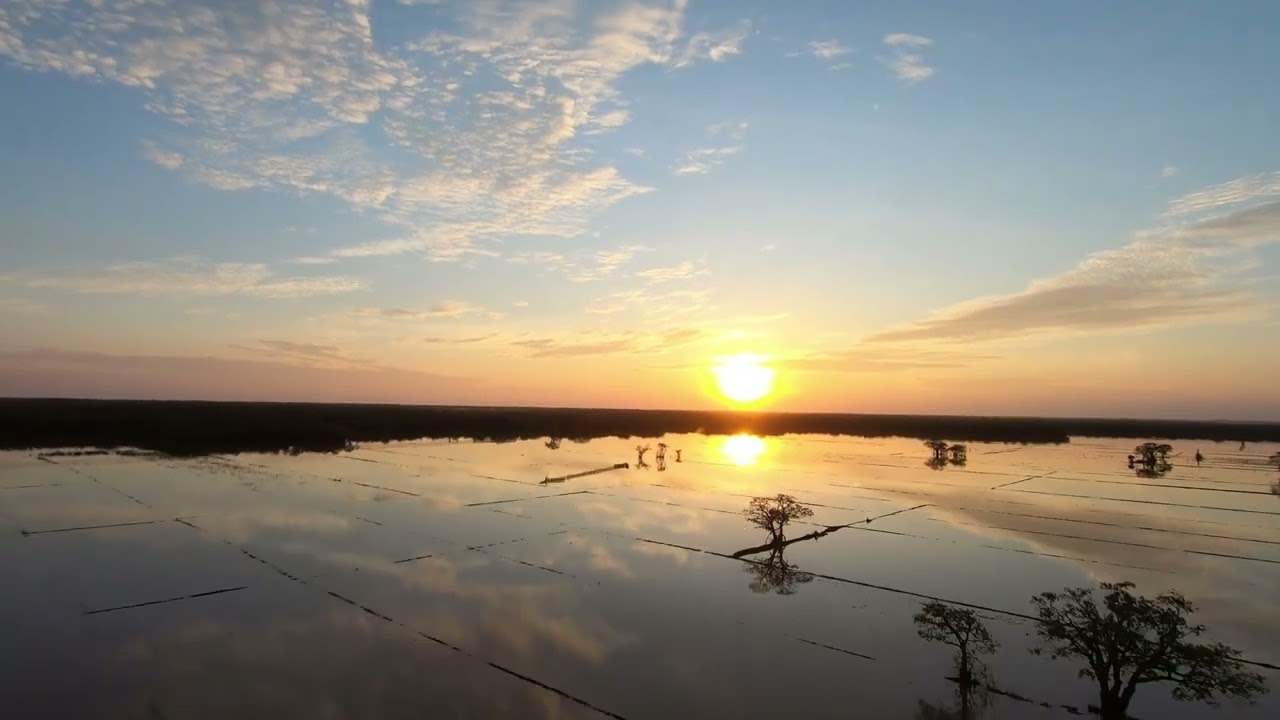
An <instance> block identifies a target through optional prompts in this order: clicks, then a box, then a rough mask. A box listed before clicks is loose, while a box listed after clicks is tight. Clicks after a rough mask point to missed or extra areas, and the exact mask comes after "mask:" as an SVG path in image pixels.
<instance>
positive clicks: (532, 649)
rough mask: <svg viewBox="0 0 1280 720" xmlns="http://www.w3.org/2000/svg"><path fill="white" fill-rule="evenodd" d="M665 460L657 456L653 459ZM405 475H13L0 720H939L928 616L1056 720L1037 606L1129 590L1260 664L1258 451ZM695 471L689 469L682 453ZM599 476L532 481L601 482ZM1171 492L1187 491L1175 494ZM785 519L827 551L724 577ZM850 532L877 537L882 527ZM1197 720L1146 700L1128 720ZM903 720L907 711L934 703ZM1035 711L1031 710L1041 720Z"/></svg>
mask: <svg viewBox="0 0 1280 720" xmlns="http://www.w3.org/2000/svg"><path fill="white" fill-rule="evenodd" d="M650 442H651V444H654V445H655V446H656V441H650ZM665 442H667V443H668V444H669V445H670V447H671V449H670V450H669V451H668V453H667V462H666V465H665V469H660V468H659V466H658V465H657V463H656V461H655V459H654V457H653V453H652V452H650V453H649V454H648V456H647V460H648V462H649V465H650V466H649V467H647V468H637V467H635V461H636V452H635V449H634V448H635V445H636V441H634V440H632V441H622V440H598V441H593V442H590V443H586V444H574V443H570V442H565V443H564V444H563V445H562V446H561V447H560V448H559V449H555V450H553V449H550V448H548V447H546V446H544V444H543V443H542V442H524V443H512V444H505V445H492V444H479V443H469V442H466V443H439V442H430V443H427V442H423V443H404V444H392V445H385V446H370V447H365V448H361V449H359V450H357V451H355V452H352V453H346V454H342V455H338V456H333V455H303V456H299V457H287V456H262V455H242V456H237V457H220V458H205V459H200V460H172V459H166V458H146V457H118V456H98V457H51V458H46V459H40V458H38V457H37V456H36V454H34V453H6V454H0V573H2V576H3V577H4V578H5V584H4V591H3V592H2V593H0V628H3V642H0V668H3V671H2V672H0V696H2V698H3V703H4V704H3V708H4V710H5V712H6V713H9V715H8V716H12V717H16V718H33V717H59V718H64V717H112V718H114V717H140V718H187V717H196V718H222V717H228V716H232V715H234V716H236V717H239V718H243V719H247V718H259V717H261V718H274V717H283V716H290V717H308V718H369V717H406V718H408V717H415V718H420V717H495V716H496V717H503V716H506V717H521V718H527V717H539V718H559V717H569V718H576V717H600V716H606V717H607V716H616V717H625V718H646V717H695V716H701V717H735V718H736V717H785V716H797V717H810V718H812V717H874V718H904V719H907V718H934V717H950V715H945V714H932V713H933V711H932V710H931V709H930V708H929V707H926V705H925V704H927V705H931V706H934V707H936V708H938V709H941V710H949V709H951V708H952V707H953V703H954V700H953V691H952V687H951V685H950V683H949V682H948V681H947V680H946V679H945V676H946V675H948V674H951V656H950V653H949V652H948V650H949V649H948V648H946V647H944V646H938V645H930V644H927V643H925V642H924V641H922V640H920V639H919V638H918V637H917V635H916V633H915V629H914V627H913V625H912V622H911V618H912V615H913V614H914V613H915V612H916V610H917V609H918V608H919V606H920V604H921V602H923V601H924V600H925V599H927V598H939V599H944V600H948V601H952V602H957V603H965V604H968V605H971V606H976V607H979V608H982V610H981V613H982V615H983V616H984V617H986V618H988V624H989V625H990V627H991V630H992V632H993V634H994V635H995V636H996V638H997V639H998V640H999V641H1000V643H1001V645H1002V647H1001V650H1000V653H999V654H998V655H996V656H995V657H994V658H992V659H991V660H990V662H989V663H988V664H989V665H990V668H991V671H992V674H993V677H994V682H995V685H997V686H998V687H999V688H1001V689H1004V690H1007V691H1010V692H1013V693H1016V694H1018V695H1020V696H1023V697H1024V698H1027V699H1030V700H1031V701H1032V702H1025V701H1019V700H1015V699H1010V698H1007V697H1002V696H999V695H997V696H994V697H993V698H992V700H991V705H990V707H988V708H987V710H986V712H985V715H984V717H989V718H1040V717H1044V718H1053V717H1069V716H1070V715H1069V714H1068V712H1067V710H1065V709H1062V707H1061V706H1063V705H1069V706H1072V707H1075V708H1079V709H1080V710H1083V709H1084V708H1085V706H1086V705H1087V704H1089V703H1093V702H1096V696H1095V694H1094V693H1095V690H1094V688H1093V687H1092V686H1091V685H1090V684H1089V683H1087V682H1086V681H1083V680H1080V679H1078V678H1076V667H1075V666H1073V665H1071V664H1069V663H1068V662H1066V661H1056V662H1054V661H1049V660H1047V659H1044V658H1040V657H1035V656H1032V655H1031V654H1030V653H1029V652H1028V651H1027V648H1029V647H1031V646H1032V645H1033V643H1034V626H1033V624H1032V623H1031V622H1030V621H1028V620H1027V619H1026V618H1025V617H1023V616H1024V615H1026V614H1028V613H1030V612H1032V611H1031V608H1030V606H1029V603H1028V599H1029V598H1030V597H1031V596H1032V595H1033V594H1035V593H1038V592H1041V591H1044V590H1054V589H1061V588H1062V587H1063V586H1077V585H1087V584H1093V583H1096V582H1097V581H1099V580H1132V581H1134V582H1137V583H1138V589H1139V591H1141V592H1145V593H1148V594H1154V593H1156V592H1159V591H1162V590H1166V589H1177V590H1180V591H1182V592H1183V593H1185V594H1187V595H1188V596H1189V597H1191V598H1192V599H1193V600H1195V601H1196V602H1197V603H1198V604H1199V605H1200V607H1201V608H1202V612H1201V613H1199V615H1198V619H1199V620H1201V621H1203V622H1204V623H1206V624H1207V625H1208V626H1209V628H1210V631H1211V636H1212V638H1213V639H1218V640H1222V641H1225V642H1228V643H1231V644H1233V645H1236V646H1237V647H1239V648H1241V649H1242V650H1243V651H1244V652H1245V654H1246V656H1247V657H1248V658H1250V659H1252V660H1257V661H1260V662H1267V663H1272V664H1280V623H1277V622H1276V618H1277V617H1278V615H1280V614H1278V613H1277V608H1280V497H1277V496H1274V495H1271V494H1270V493H1269V486H1270V484H1271V483H1272V482H1273V481H1274V480H1275V470H1274V469H1268V468H1267V467H1266V466H1265V465H1264V464H1263V460H1264V458H1265V457H1266V456H1267V455H1269V454H1271V453H1272V452H1275V451H1276V449H1277V448H1276V447H1269V446H1250V447H1249V448H1247V449H1246V450H1245V451H1237V450H1236V446H1234V445H1213V444H1211V443H1203V444H1200V445H1199V449H1200V450H1201V451H1202V452H1204V454H1205V455H1206V456H1207V461H1206V462H1205V464H1204V465H1203V466H1201V467H1196V466H1195V465H1194V462H1192V461H1191V460H1190V456H1191V455H1193V454H1194V452H1195V450H1196V448H1197V445H1196V444H1195V443H1177V444H1175V447H1176V449H1177V450H1178V451H1180V452H1181V455H1180V456H1179V457H1176V458H1175V460H1174V462H1175V467H1174V468H1173V470H1172V471H1170V472H1169V473H1168V474H1166V475H1164V476H1162V477H1156V478H1143V477H1138V476H1137V475H1135V473H1134V472H1133V471H1132V470H1129V469H1127V468H1126V466H1125V460H1124V456H1125V455H1126V454H1127V453H1128V452H1130V451H1131V449H1132V447H1133V445H1134V442H1132V441H1093V440H1080V441H1078V442H1075V443H1073V444H1071V445H1065V446H1060V447H1018V446H986V445H978V444H975V445H970V446H969V459H968V463H967V465H965V466H964V467H958V466H949V467H946V468H945V469H942V470H934V469H931V468H929V467H926V466H925V465H924V463H923V460H924V459H925V457H926V455H927V451H925V450H924V448H923V447H921V445H920V443H919V442H917V441H909V440H883V441H881V440H876V441H872V440H858V439H848V438H827V437H787V438H774V439H765V440H759V439H756V438H751V437H734V438H725V437H702V436H679V437H668V438H665ZM676 448H679V449H680V450H681V451H682V462H675V449H676ZM620 462H630V463H631V464H632V467H631V468H629V469H619V470H610V471H607V472H602V473H598V474H592V475H585V476H582V477H578V478H573V479H568V480H565V481H563V482H545V480H546V478H548V477H551V478H556V477H560V476H564V475H569V474H573V473H578V472H584V471H588V470H592V469H596V468H601V467H604V466H610V465H613V464H614V463H620ZM1187 463H1190V465H1189V466H1188V465H1187ZM776 493H789V494H791V495H794V496H796V497H797V498H798V499H800V500H801V501H802V502H804V503H806V504H808V505H809V506H811V507H812V508H813V510H814V512H815V514H814V516H813V517H812V518H809V519H807V520H806V521H805V522H803V523H798V524H796V525H795V526H794V527H793V528H791V529H789V531H788V535H789V536H790V537H798V536H801V535H804V534H806V533H808V532H812V531H814V530H819V529H822V528H823V527H827V526H843V525H848V527H845V528H844V529H841V530H838V531H835V532H832V533H830V534H828V535H826V536H825V537H823V538H821V539H819V540H811V541H804V542H799V543H796V544H793V545H790V546H788V547H787V548H786V549H785V552H784V553H782V555H781V556H778V555H776V554H775V555H770V554H769V553H767V552H766V553H762V554H755V555H750V556H748V557H750V558H753V559H755V560H756V561H757V562H744V561H743V560H739V559H734V558H733V557H732V556H733V554H734V553H735V552H737V551H740V550H743V549H745V548H751V547H754V546H759V545H761V544H762V543H764V542H765V541H766V537H765V536H764V535H763V533H762V532H761V531H760V530H758V529H756V528H753V527H751V526H750V525H749V524H747V523H746V522H745V520H744V519H743V518H742V516H741V514H740V513H741V511H742V509H743V508H745V507H746V505H747V503H748V501H749V499H750V498H751V497H752V496H756V495H772V494H776ZM868 520H869V522H868ZM1263 672H1264V674H1266V675H1267V677H1268V681H1269V683H1270V684H1271V686H1272V687H1273V688H1274V690H1273V694H1272V695H1269V696H1267V697H1266V698H1264V699H1263V701H1262V702H1260V703H1259V704H1258V705H1256V706H1252V707H1250V706H1245V705H1228V706H1227V707H1226V708H1225V709H1224V710H1223V711H1221V712H1218V713H1215V712H1214V711H1213V710H1211V709H1209V708H1206V707H1204V706H1193V705H1183V704H1179V703H1175V702H1173V701H1172V700H1170V699H1169V696H1168V690H1167V689H1166V688H1163V687H1161V686H1144V688H1143V689H1142V691H1141V692H1140V693H1139V695H1138V697H1137V700H1136V701H1135V706H1134V707H1133V712H1134V713H1135V714H1136V715H1137V716H1138V717H1143V718H1193V717H1204V716H1215V715H1217V716H1221V717H1228V716H1229V717H1239V718H1274V717H1278V716H1280V673H1277V672H1274V671H1265V670H1264V671H1263ZM922 703H923V704H922ZM1039 703H1046V704H1048V705H1050V706H1051V707H1050V708H1044V707H1042V706H1041V705H1040V704H1039Z"/></svg>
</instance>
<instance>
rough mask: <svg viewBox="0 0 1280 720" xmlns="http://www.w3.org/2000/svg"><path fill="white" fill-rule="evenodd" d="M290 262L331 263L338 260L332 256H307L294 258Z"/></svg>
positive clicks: (302, 263)
mask: <svg viewBox="0 0 1280 720" xmlns="http://www.w3.org/2000/svg"><path fill="white" fill-rule="evenodd" d="M288 262H289V263H290V264H293V265H330V264H333V263H335V262H337V259H335V258H331V257H315V256H307V257H297V258H293V259H292V260H289V261H288Z"/></svg>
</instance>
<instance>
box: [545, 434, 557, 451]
mask: <svg viewBox="0 0 1280 720" xmlns="http://www.w3.org/2000/svg"><path fill="white" fill-rule="evenodd" d="M545 444H546V446H547V447H549V448H551V449H552V450H559V449H560V438H555V437H553V438H547V442H546V443H545Z"/></svg>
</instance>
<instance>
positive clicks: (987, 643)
mask: <svg viewBox="0 0 1280 720" xmlns="http://www.w3.org/2000/svg"><path fill="white" fill-rule="evenodd" d="M914 620H915V623H916V632H917V633H918V634H919V635H920V637H922V638H924V639H925V640H928V641H930V642H940V643H943V644H945V645H950V646H951V647H953V648H955V649H956V675H957V678H956V683H957V685H958V688H957V689H958V692H959V694H960V713H961V714H960V717H962V718H966V720H967V718H968V717H969V715H970V712H971V709H972V707H973V704H974V702H973V700H974V695H975V691H977V690H981V689H982V688H985V686H986V683H985V682H984V681H982V680H981V678H982V677H983V676H984V675H985V672H984V671H983V667H982V661H981V659H980V658H981V657H982V656H983V655H990V654H992V653H994V652H995V651H996V648H997V647H999V643H997V642H996V641H995V638H992V637H991V633H990V632H988V631H987V626H986V625H984V624H983V623H982V620H981V619H980V618H979V617H978V614H977V613H975V612H974V611H972V610H970V609H968V608H962V607H956V606H954V605H948V604H947V603H944V602H938V601H936V600H934V601H930V602H927V603H925V604H924V605H923V606H921V608H920V612H918V613H916V615H915V618H914Z"/></svg>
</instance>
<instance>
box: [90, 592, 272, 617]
mask: <svg viewBox="0 0 1280 720" xmlns="http://www.w3.org/2000/svg"><path fill="white" fill-rule="evenodd" d="M248 587H249V586H248V585H241V586H239V587H231V588H222V589H221V590H208V591H206V592H198V593H193V594H191V595H181V596H179V597H172V598H165V599H164V600H148V601H146V602H140V603H134V604H132V605H120V606H118V607H109V608H102V609H100V610H85V611H84V613H83V614H84V615H101V614H103V613H110V612H117V611H120V610H133V609H134V608H143V607H150V606H152V605H164V604H166V603H172V602H179V601H181V600H194V599H196V598H202V597H210V596H212V595H223V594H226V593H230V592H238V591H240V590H246V589H248Z"/></svg>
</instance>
